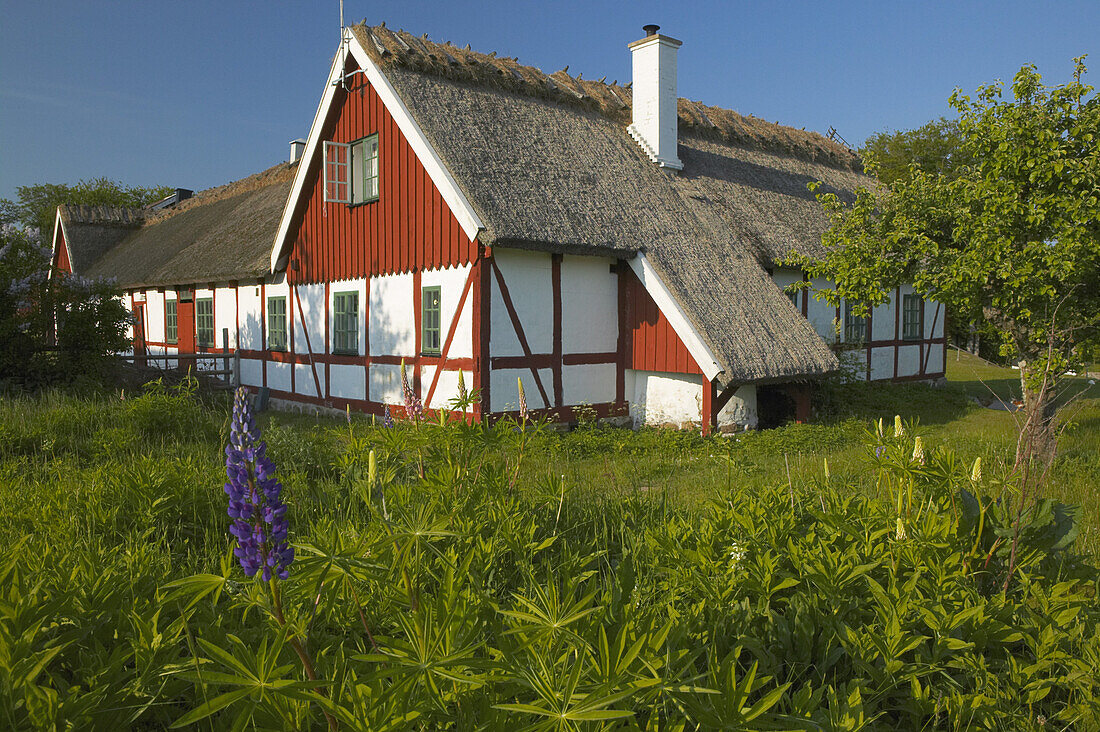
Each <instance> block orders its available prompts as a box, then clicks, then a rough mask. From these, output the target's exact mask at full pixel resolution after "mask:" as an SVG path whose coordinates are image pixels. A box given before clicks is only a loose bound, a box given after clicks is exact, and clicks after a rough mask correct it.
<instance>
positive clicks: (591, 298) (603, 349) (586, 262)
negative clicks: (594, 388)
mask: <svg viewBox="0 0 1100 732" xmlns="http://www.w3.org/2000/svg"><path fill="white" fill-rule="evenodd" d="M614 263H615V260H613V259H608V258H605V257H578V256H565V257H562V262H561V307H562V311H561V323H562V338H561V341H562V351H563V352H564V353H607V352H609V351H614V350H615V348H616V347H617V345H618V339H619V318H618V312H619V278H618V275H617V274H614V273H612V272H611V265H613V264H614ZM508 289H509V291H510V292H512V295H513V297H515V296H516V295H515V292H514V291H513V290H512V286H511V285H509V286H508ZM551 296H553V293H552V292H551ZM552 305H553V303H552V301H551V307H552ZM552 314H553V313H551V315H552ZM521 322H522V321H521ZM509 330H511V326H509ZM524 333H525V334H526V335H527V338H528V342H530V338H531V335H530V333H527V326H526V324H525V325H524ZM494 355H496V354H494ZM563 378H564V375H563ZM613 398H614V385H612V399H613ZM564 399H565V403H566V404H577V403H579V402H575V401H573V400H572V399H570V398H569V396H568V389H566V395H565V396H564ZM603 401H611V399H607V400H603Z"/></svg>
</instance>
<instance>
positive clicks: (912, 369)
mask: <svg viewBox="0 0 1100 732" xmlns="http://www.w3.org/2000/svg"><path fill="white" fill-rule="evenodd" d="M917 373H920V346H902V347H901V348H899V349H898V376H912V375H913V374H917Z"/></svg>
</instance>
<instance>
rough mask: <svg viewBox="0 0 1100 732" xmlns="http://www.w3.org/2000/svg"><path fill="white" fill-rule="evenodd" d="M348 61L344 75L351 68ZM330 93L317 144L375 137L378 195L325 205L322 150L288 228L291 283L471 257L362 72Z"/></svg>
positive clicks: (463, 260)
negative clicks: (293, 263) (293, 264)
mask: <svg viewBox="0 0 1100 732" xmlns="http://www.w3.org/2000/svg"><path fill="white" fill-rule="evenodd" d="M355 68H356V67H355V65H354V63H350V62H349V65H348V68H347V69H346V70H347V71H353V70H355ZM349 84H350V85H351V87H350V89H349V90H348V91H347V92H343V91H340V90H337V92H336V96H335V98H334V99H333V104H332V111H331V113H330V118H329V120H328V121H327V122H326V123H325V125H324V128H323V130H322V134H321V138H322V139H323V140H330V141H333V142H354V141H355V140H358V139H360V138H363V137H366V136H368V135H372V134H375V133H378V156H379V166H380V171H379V172H380V175H379V182H378V183H379V197H378V200H377V201H374V202H372V203H364V204H361V205H358V206H348V205H346V204H342V203H325V202H324V176H323V173H322V157H323V151H322V150H318V152H317V155H316V158H315V160H314V161H313V163H312V165H310V169H309V171H308V174H307V176H306V180H305V184H304V186H303V189H302V198H301V199H300V202H299V204H298V210H297V212H296V213H295V218H294V219H293V220H292V222H291V233H290V237H291V239H292V241H293V242H294V247H293V251H292V252H291V259H292V260H297V261H298V262H299V266H298V268H297V270H294V269H289V268H288V269H289V272H288V274H289V278H290V281H291V283H293V284H299V283H313V282H326V281H335V280H342V279H350V278H353V277H368V276H370V275H373V274H392V273H395V272H408V271H411V270H415V269H438V268H440V267H450V266H454V265H458V264H467V263H469V262H470V261H472V260H473V259H474V257H475V256H476V254H477V251H476V245H475V244H474V242H472V241H471V240H470V239H469V238H467V237H466V235H465V233H464V232H463V231H462V227H461V226H459V224H458V220H457V219H456V218H455V215H454V213H453V212H452V211H451V209H450V207H449V206H448V205H447V204H446V202H445V201H444V200H443V197H442V196H441V195H440V193H439V190H438V189H437V188H436V187H435V184H434V183H432V180H431V176H429V175H428V173H427V171H426V170H425V168H424V166H423V164H422V163H421V162H420V160H419V159H418V158H417V157H416V153H415V152H413V149H412V146H410V145H409V142H408V140H406V139H405V137H404V136H403V135H402V134H401V131H400V129H399V128H398V126H397V122H396V121H395V120H394V118H393V117H392V116H391V115H390V113H389V111H388V110H387V109H386V107H385V105H384V104H383V103H382V100H381V98H380V97H379V96H378V94H377V93H376V92H375V90H374V89H373V88H372V87H371V86H370V84H369V83H367V81H366V79H365V78H364V77H363V75H361V74H357V75H355V76H354V77H352V79H349Z"/></svg>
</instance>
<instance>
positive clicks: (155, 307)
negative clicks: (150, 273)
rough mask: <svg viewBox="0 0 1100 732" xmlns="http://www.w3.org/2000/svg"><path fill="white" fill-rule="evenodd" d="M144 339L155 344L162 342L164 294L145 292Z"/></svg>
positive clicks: (152, 291)
mask: <svg viewBox="0 0 1100 732" xmlns="http://www.w3.org/2000/svg"><path fill="white" fill-rule="evenodd" d="M145 333H146V335H145V337H146V339H147V340H150V341H155V342H157V343H163V342H164V293H163V292H157V291H156V290H146V291H145Z"/></svg>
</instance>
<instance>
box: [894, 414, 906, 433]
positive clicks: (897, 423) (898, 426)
mask: <svg viewBox="0 0 1100 732" xmlns="http://www.w3.org/2000/svg"><path fill="white" fill-rule="evenodd" d="M904 434H905V427H904V426H903V425H902V423H901V415H900V414H895V415H894V437H901V436H902V435H904Z"/></svg>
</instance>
